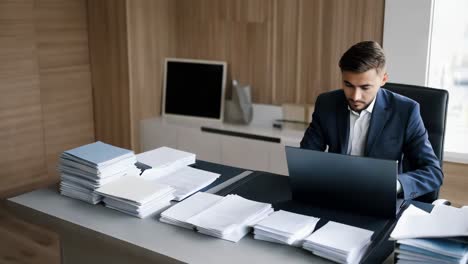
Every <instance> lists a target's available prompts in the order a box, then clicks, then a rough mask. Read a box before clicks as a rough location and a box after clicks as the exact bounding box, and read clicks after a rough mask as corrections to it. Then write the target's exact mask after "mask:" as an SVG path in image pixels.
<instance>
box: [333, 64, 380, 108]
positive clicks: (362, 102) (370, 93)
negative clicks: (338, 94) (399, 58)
mask: <svg viewBox="0 0 468 264" xmlns="http://www.w3.org/2000/svg"><path fill="white" fill-rule="evenodd" d="M341 77H342V79H343V90H344V93H345V96H346V100H347V101H348V105H349V107H351V109H353V110H354V111H356V112H361V111H362V110H364V109H366V108H367V107H368V106H369V104H370V103H371V102H372V100H374V98H375V96H376V95H377V92H378V91H379V89H380V86H382V85H384V84H385V83H386V82H387V80H388V76H387V73H386V72H385V70H381V71H380V73H377V71H376V70H375V69H371V70H368V71H366V72H363V73H356V72H350V71H344V72H342V73H341Z"/></svg>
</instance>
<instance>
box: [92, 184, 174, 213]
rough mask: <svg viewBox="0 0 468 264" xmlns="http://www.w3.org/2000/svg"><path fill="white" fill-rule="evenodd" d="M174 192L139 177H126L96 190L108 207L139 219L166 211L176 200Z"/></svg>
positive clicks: (171, 189) (169, 188)
mask: <svg viewBox="0 0 468 264" xmlns="http://www.w3.org/2000/svg"><path fill="white" fill-rule="evenodd" d="M174 192H175V190H174V188H172V187H170V186H167V185H161V184H158V183H155V182H151V181H148V180H145V179H143V178H141V177H138V176H125V177H122V178H120V179H118V180H116V181H113V182H111V183H108V184H106V185H104V186H102V187H101V188H99V189H97V190H96V193H98V194H99V195H102V196H104V203H105V206H106V207H109V208H112V209H115V210H118V211H121V212H124V213H127V214H130V215H133V216H136V217H139V218H144V217H146V216H148V215H151V214H153V213H156V212H159V211H161V210H164V209H166V208H167V207H168V206H169V205H170V201H171V200H172V199H173V198H174V195H173V194H174Z"/></svg>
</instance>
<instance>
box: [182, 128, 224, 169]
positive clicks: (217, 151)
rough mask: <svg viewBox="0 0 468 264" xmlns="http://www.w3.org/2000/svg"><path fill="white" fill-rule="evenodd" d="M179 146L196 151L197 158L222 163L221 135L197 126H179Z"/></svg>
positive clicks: (192, 151)
mask: <svg viewBox="0 0 468 264" xmlns="http://www.w3.org/2000/svg"><path fill="white" fill-rule="evenodd" d="M177 148H178V149H180V150H184V151H188V152H191V153H195V154H196V155H197V159H200V160H205V161H210V162H214V163H222V161H221V136H220V135H216V134H211V135H210V134H208V133H205V132H202V131H201V130H200V129H196V128H185V127H179V128H178V129H177Z"/></svg>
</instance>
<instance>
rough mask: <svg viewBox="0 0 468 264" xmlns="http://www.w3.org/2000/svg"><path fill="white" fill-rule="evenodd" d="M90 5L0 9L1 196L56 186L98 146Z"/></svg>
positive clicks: (54, 1)
mask: <svg viewBox="0 0 468 264" xmlns="http://www.w3.org/2000/svg"><path fill="white" fill-rule="evenodd" d="M86 18H87V12H86V0H67V1H58V0H36V1H34V0H22V1H1V2H0V20H1V23H0V58H1V60H2V65H1V66H0V93H1V94H2V96H1V97H0V120H2V122H1V124H0V146H1V147H0V153H1V154H0V165H1V166H0V167H1V168H2V170H1V171H0V196H1V197H6V196H10V195H13V194H16V193H19V192H22V191H27V190H31V189H33V188H36V187H38V186H43V185H46V184H50V183H52V182H56V181H57V180H58V177H57V176H58V175H57V174H58V173H57V172H56V167H57V158H58V155H59V153H60V152H62V151H63V150H65V149H69V148H72V147H76V146H78V145H82V144H85V143H89V142H91V141H93V140H94V129H93V115H92V111H93V107H92V97H91V80H90V69H89V62H88V60H89V52H88V41H87V24H86Z"/></svg>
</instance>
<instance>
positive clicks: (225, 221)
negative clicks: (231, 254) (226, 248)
mask: <svg viewBox="0 0 468 264" xmlns="http://www.w3.org/2000/svg"><path fill="white" fill-rule="evenodd" d="M272 212H273V209H272V207H271V204H266V203H259V202H255V201H251V200H247V199H245V198H242V197H240V196H237V195H228V196H226V197H223V198H222V199H221V200H220V201H218V202H217V203H215V204H214V205H212V206H210V207H209V208H207V209H206V210H203V211H202V212H200V213H198V214H196V215H194V216H192V217H190V218H189V219H188V220H187V223H189V224H192V225H194V226H196V228H197V230H198V232H200V233H202V234H206V235H210V236H214V237H218V238H221V239H225V240H229V241H233V242H237V241H239V240H240V239H241V238H243V237H244V236H245V235H246V234H247V233H248V232H249V231H250V229H251V227H252V226H253V225H255V224H256V223H257V222H259V221H261V220H262V219H264V218H265V217H267V216H268V215H269V214H271V213H272Z"/></svg>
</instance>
